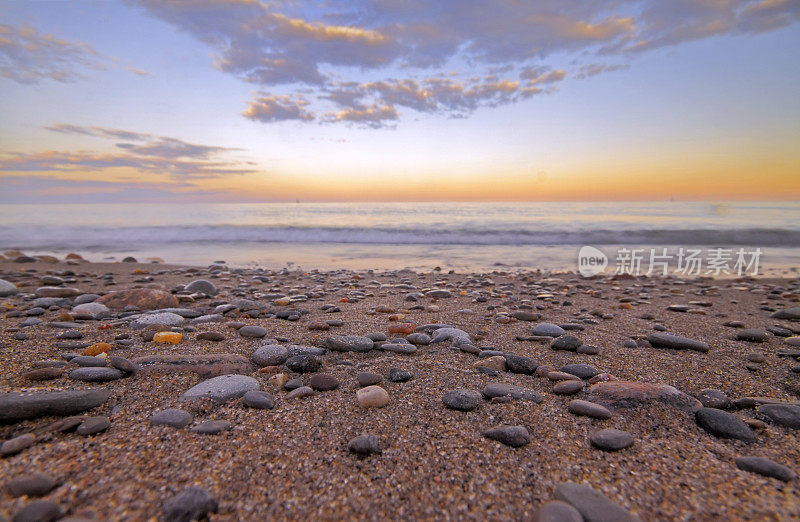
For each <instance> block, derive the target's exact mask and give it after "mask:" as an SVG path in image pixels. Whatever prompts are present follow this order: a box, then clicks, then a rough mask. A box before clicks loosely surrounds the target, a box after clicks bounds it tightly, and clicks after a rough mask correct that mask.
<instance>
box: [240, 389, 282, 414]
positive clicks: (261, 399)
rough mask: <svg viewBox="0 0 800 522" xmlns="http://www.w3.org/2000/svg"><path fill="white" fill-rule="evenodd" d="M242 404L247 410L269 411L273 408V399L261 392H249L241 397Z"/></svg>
mask: <svg viewBox="0 0 800 522" xmlns="http://www.w3.org/2000/svg"><path fill="white" fill-rule="evenodd" d="M242 403H243V404H244V405H245V406H247V407H248V408H255V409H257V410H271V409H272V408H274V407H275V399H273V398H272V395H270V394H269V393H267V392H265V391H261V390H250V391H249V392H247V393H245V394H244V395H242Z"/></svg>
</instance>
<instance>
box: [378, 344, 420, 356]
mask: <svg viewBox="0 0 800 522" xmlns="http://www.w3.org/2000/svg"><path fill="white" fill-rule="evenodd" d="M381 350H384V351H386V352H393V353H398V354H400V355H412V354H415V353H417V347H416V346H414V345H413V344H406V343H386V344H383V345H381Z"/></svg>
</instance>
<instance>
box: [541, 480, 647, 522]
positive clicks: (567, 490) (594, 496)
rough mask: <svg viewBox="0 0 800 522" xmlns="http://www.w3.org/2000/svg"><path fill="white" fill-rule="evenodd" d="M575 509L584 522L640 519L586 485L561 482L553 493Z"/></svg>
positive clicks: (617, 521)
mask: <svg viewBox="0 0 800 522" xmlns="http://www.w3.org/2000/svg"><path fill="white" fill-rule="evenodd" d="M553 496H555V497H556V498H557V499H558V500H562V501H564V502H566V503H567V504H570V505H571V506H572V507H574V508H575V509H577V510H578V511H579V512H580V514H581V515H582V516H583V519H584V520H585V521H586V522H641V519H640V518H639V517H638V516H636V515H634V514H632V513H630V512H629V511H628V510H626V509H625V508H623V507H622V506H620V505H618V504H616V503H614V502H612V501H611V500H609V498H608V497H606V496H605V495H603V494H602V493H600V492H599V491H597V490H596V489H594V488H592V487H591V486H588V485H586V484H576V483H573V482H562V483H561V484H558V485H557V486H556V487H555V491H554V492H553Z"/></svg>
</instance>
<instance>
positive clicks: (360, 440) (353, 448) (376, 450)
mask: <svg viewBox="0 0 800 522" xmlns="http://www.w3.org/2000/svg"><path fill="white" fill-rule="evenodd" d="M347 449H348V451H350V453H354V454H356V455H359V456H361V457H367V456H369V455H380V454H381V452H382V451H383V450H382V449H381V445H380V441H379V440H378V437H376V436H375V435H359V436H358V437H356V438H354V439H352V440H351V441H350V442H348V443H347Z"/></svg>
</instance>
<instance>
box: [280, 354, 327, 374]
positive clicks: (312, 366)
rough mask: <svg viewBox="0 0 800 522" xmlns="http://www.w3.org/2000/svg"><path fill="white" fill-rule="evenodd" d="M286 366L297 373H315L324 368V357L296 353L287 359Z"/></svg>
mask: <svg viewBox="0 0 800 522" xmlns="http://www.w3.org/2000/svg"><path fill="white" fill-rule="evenodd" d="M286 367H287V368H289V369H290V370H291V371H293V372H297V373H313V372H315V371H317V370H319V369H320V368H322V358H321V357H319V356H316V355H295V356H294V357H289V359H287V360H286Z"/></svg>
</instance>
